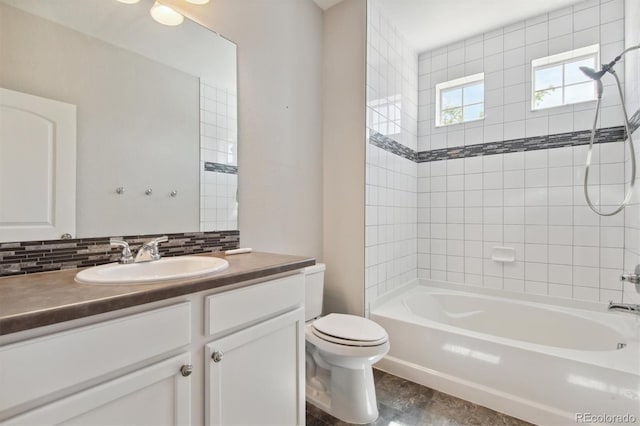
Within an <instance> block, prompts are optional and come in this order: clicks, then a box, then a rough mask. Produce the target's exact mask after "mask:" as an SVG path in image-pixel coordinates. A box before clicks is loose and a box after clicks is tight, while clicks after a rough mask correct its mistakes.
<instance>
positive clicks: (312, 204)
mask: <svg viewBox="0 0 640 426" xmlns="http://www.w3.org/2000/svg"><path fill="white" fill-rule="evenodd" d="M171 3H175V4H178V5H179V6H180V7H184V8H185V9H186V10H187V12H188V13H189V15H190V16H193V17H194V18H195V19H196V20H197V21H199V22H200V23H202V24H203V25H205V26H207V27H209V28H212V29H214V30H216V31H218V32H219V33H221V34H222V35H223V36H224V37H227V38H228V39H229V40H232V41H233V42H235V43H236V44H237V45H238V88H239V90H238V117H239V120H238V127H239V134H238V140H239V142H238V150H239V152H238V158H239V160H238V169H239V171H240V172H239V175H238V180H239V181H238V187H239V189H238V196H239V205H240V211H239V226H240V229H241V230H242V237H241V238H242V240H241V244H242V246H245V247H253V248H254V249H257V250H268V251H272V252H281V253H292V254H304V255H309V256H315V257H317V258H318V259H321V258H322V226H323V225H322V196H321V195H320V194H322V162H321V161H319V159H320V158H322V104H321V102H322V101H321V99H322V92H321V64H322V11H321V10H320V8H318V7H317V6H316V5H315V4H314V3H313V2H312V1H311V0H304V1H300V0H279V1H269V2H265V1H260V0H216V1H213V2H211V3H209V4H207V5H204V6H196V5H188V4H185V2H183V1H181V0H180V1H178V0H174V1H172V2H171Z"/></svg>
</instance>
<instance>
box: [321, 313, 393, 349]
mask: <svg viewBox="0 0 640 426" xmlns="http://www.w3.org/2000/svg"><path fill="white" fill-rule="evenodd" d="M311 331H312V332H313V334H314V335H315V336H317V337H318V338H320V339H322V340H325V341H327V342H331V343H334V344H338V345H345V346H361V347H362V346H380V345H383V344H385V343H386V342H387V341H388V340H389V336H388V335H387V332H386V331H385V329H384V328H382V327H381V326H379V325H378V324H376V323H375V322H373V321H371V320H369V319H367V318H362V317H358V316H355V315H345V314H329V315H327V316H325V317H322V318H318V319H317V320H315V321H314V322H313V324H311Z"/></svg>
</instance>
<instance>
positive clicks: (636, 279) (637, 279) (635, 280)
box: [620, 265, 640, 284]
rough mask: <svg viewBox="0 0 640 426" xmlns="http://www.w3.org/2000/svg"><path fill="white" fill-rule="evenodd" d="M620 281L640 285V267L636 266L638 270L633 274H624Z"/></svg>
mask: <svg viewBox="0 0 640 426" xmlns="http://www.w3.org/2000/svg"><path fill="white" fill-rule="evenodd" d="M620 281H627V282H630V283H631V284H640V265H636V270H635V271H634V272H633V273H631V274H622V275H621V276H620Z"/></svg>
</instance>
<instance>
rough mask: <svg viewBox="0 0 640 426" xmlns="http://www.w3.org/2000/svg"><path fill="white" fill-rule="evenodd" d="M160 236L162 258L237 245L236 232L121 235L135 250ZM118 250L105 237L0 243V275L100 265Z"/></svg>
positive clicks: (118, 256)
mask: <svg viewBox="0 0 640 426" xmlns="http://www.w3.org/2000/svg"><path fill="white" fill-rule="evenodd" d="M161 235H167V236H168V237H169V241H167V242H166V243H162V244H160V246H159V248H160V253H161V254H162V256H166V257H171V256H182V255H185V254H196V253H207V252H217V251H224V250H231V249H236V248H238V247H239V245H240V231H216V232H186V233H177V234H153V235H133V236H131V235H130V236H124V237H123V238H124V239H125V241H127V242H128V243H129V244H130V245H131V251H132V252H134V253H135V251H136V250H137V249H138V248H139V247H140V246H141V245H142V244H143V243H144V242H146V241H149V240H151V239H152V238H155V237H159V236H161ZM121 253H122V249H119V248H117V247H111V246H110V244H109V237H99V238H78V239H73V240H50V241H24V242H15V243H0V277H2V276H9V275H20V274H30V273H35V272H46V271H58V270H63V269H77V268H84V267H87V266H96V265H102V264H105V263H110V262H115V261H117V260H118V259H119V258H120V254H121Z"/></svg>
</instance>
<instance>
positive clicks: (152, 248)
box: [138, 235, 169, 260]
mask: <svg viewBox="0 0 640 426" xmlns="http://www.w3.org/2000/svg"><path fill="white" fill-rule="evenodd" d="M167 241H169V237H167V236H166V235H163V236H161V237H158V238H154V239H153V240H151V241H149V242H147V243H144V245H143V246H142V248H140V251H143V249H144V248H146V249H147V250H148V251H149V252H150V254H151V260H158V259H160V251H159V250H158V245H159V244H160V243H165V242H167ZM138 253H140V252H138Z"/></svg>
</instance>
